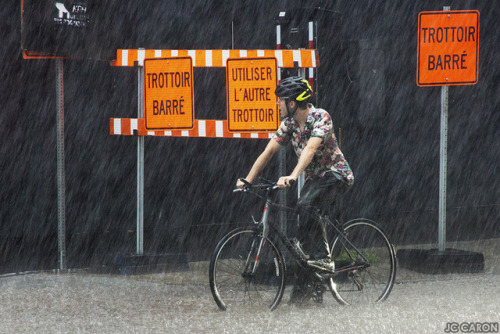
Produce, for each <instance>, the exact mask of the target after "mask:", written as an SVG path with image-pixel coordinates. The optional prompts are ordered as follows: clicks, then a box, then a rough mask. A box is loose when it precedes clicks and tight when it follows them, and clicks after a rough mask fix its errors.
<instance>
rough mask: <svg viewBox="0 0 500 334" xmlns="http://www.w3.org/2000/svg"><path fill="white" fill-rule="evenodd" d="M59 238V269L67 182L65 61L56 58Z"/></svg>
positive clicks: (63, 264) (63, 244) (63, 245)
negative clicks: (65, 153) (65, 170)
mask: <svg viewBox="0 0 500 334" xmlns="http://www.w3.org/2000/svg"><path fill="white" fill-rule="evenodd" d="M56 76H57V78H56V109H57V122H56V123H57V239H58V243H57V246H58V262H59V269H60V270H65V269H66V194H65V191H66V183H65V178H66V177H65V173H64V168H65V167H64V61H63V60H62V59H56Z"/></svg>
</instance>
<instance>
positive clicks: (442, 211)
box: [438, 86, 448, 252]
mask: <svg viewBox="0 0 500 334" xmlns="http://www.w3.org/2000/svg"><path fill="white" fill-rule="evenodd" d="M447 148H448V86H442V87H441V138H440V148H439V151H440V156H439V232H438V238H439V245H438V250H439V251H440V252H443V251H444V250H445V248H446V247H445V246H446V245H445V243H446V176H447V175H446V174H447V173H446V169H447V162H448V161H447Z"/></svg>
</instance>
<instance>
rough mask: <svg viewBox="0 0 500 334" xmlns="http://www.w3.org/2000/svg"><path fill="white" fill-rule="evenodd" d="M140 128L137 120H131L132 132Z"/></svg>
mask: <svg viewBox="0 0 500 334" xmlns="http://www.w3.org/2000/svg"><path fill="white" fill-rule="evenodd" d="M138 129H139V126H138V125H137V118H132V119H131V120H130V131H134V130H138Z"/></svg>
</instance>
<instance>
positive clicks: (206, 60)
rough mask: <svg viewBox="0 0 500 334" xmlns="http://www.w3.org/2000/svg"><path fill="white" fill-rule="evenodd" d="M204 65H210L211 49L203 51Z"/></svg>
mask: <svg viewBox="0 0 500 334" xmlns="http://www.w3.org/2000/svg"><path fill="white" fill-rule="evenodd" d="M205 66H208V67H212V50H206V51H205Z"/></svg>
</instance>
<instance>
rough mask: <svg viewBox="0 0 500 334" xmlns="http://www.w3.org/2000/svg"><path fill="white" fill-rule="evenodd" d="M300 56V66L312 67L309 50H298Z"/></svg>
mask: <svg viewBox="0 0 500 334" xmlns="http://www.w3.org/2000/svg"><path fill="white" fill-rule="evenodd" d="M304 51H305V52H304ZM300 58H301V59H302V67H312V55H311V52H309V51H308V50H300Z"/></svg>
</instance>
